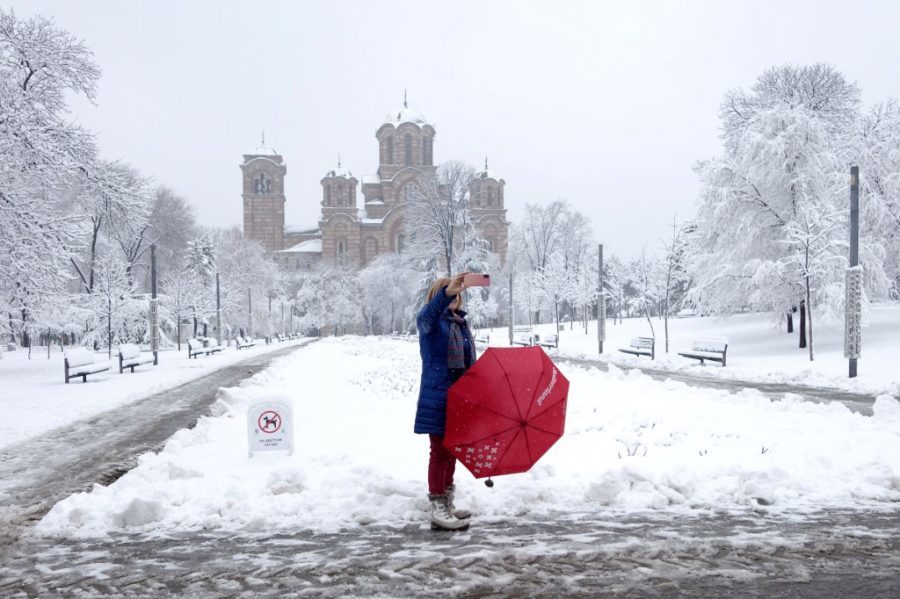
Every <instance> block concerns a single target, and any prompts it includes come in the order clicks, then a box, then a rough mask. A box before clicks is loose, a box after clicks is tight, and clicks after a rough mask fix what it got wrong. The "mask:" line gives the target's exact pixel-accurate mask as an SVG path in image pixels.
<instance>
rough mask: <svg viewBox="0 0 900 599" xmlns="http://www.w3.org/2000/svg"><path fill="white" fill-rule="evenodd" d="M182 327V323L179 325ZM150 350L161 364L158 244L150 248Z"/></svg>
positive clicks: (155, 360)
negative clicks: (157, 284) (157, 281)
mask: <svg viewBox="0 0 900 599" xmlns="http://www.w3.org/2000/svg"><path fill="white" fill-rule="evenodd" d="M178 324H179V326H181V323H178ZM150 350H151V351H152V352H153V365H154V366H156V365H158V364H159V300H158V299H157V298H156V244H155V243H154V244H153V245H151V246H150Z"/></svg>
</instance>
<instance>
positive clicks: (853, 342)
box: [844, 166, 862, 379]
mask: <svg viewBox="0 0 900 599" xmlns="http://www.w3.org/2000/svg"><path fill="white" fill-rule="evenodd" d="M861 321H862V269H861V268H860V266H859V167H858V166H851V167H850V268H848V269H847V282H846V300H845V304H844V357H845V358H848V359H849V360H850V364H849V366H850V373H849V374H850V378H851V379H852V378H856V361H857V359H859V354H860V351H861V350H862V322H861Z"/></svg>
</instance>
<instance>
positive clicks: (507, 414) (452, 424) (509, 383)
mask: <svg viewBox="0 0 900 599" xmlns="http://www.w3.org/2000/svg"><path fill="white" fill-rule="evenodd" d="M568 394H569V381H568V380H566V377H564V376H563V375H562V373H560V372H559V369H558V368H557V367H556V365H555V364H553V362H552V361H550V358H549V357H547V354H545V353H544V350H543V349H541V348H540V347H510V348H496V347H491V348H488V349H487V350H486V351H485V352H484V354H483V355H482V356H481V357H480V358H478V361H477V362H475V364H474V365H473V366H472V367H471V368H469V370H468V371H466V373H465V374H464V375H463V376H462V377H461V378H460V379H459V380H458V381H456V383H455V384H454V385H453V386H452V387H450V391H449V394H448V396H447V426H446V432H445V434H444V446H445V447H446V448H447V449H449V450H450V452H451V453H453V455H455V456H456V458H457V459H458V460H459V461H460V462H462V463H463V465H465V467H466V468H468V469H469V470H470V471H471V472H472V474H474V475H475V478H484V477H489V476H497V475H499V474H513V473H515V472H525V471H527V470H528V469H529V468H531V466H532V465H534V463H535V462H537V461H538V459H539V458H540V457H541V456H542V455H544V454H545V453H546V452H547V450H548V449H550V447H551V446H552V445H553V444H554V443H555V442H556V440H557V439H559V438H560V437H561V436H562V434H563V429H564V428H565V420H566V398H567V396H568Z"/></svg>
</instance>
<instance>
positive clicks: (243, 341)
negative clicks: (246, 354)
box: [234, 337, 256, 349]
mask: <svg viewBox="0 0 900 599" xmlns="http://www.w3.org/2000/svg"><path fill="white" fill-rule="evenodd" d="M234 343H235V345H237V348H238V349H244V348H245V347H253V346H254V345H256V341H254V340H253V339H250V338H249V337H235V338H234Z"/></svg>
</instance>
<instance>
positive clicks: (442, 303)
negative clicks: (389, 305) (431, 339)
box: [416, 287, 455, 335]
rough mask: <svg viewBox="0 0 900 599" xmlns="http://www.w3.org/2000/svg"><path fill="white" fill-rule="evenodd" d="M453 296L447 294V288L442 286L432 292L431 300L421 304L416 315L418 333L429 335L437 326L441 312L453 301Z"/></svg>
mask: <svg viewBox="0 0 900 599" xmlns="http://www.w3.org/2000/svg"><path fill="white" fill-rule="evenodd" d="M454 297H455V296H452V295H447V288H446V287H442V288H441V290H440V291H438V292H437V293H435V294H434V297H433V298H431V301H430V302H428V303H427V304H425V305H424V306H422V309H421V310H419V313H418V314H417V315H416V327H417V328H418V329H419V332H420V333H423V334H425V335H430V334H431V331H432V329H434V327H436V326H437V323H438V322H439V321H440V319H441V314H443V313H444V310H446V309H447V306H449V305H450V304H451V303H452V302H453V298H454Z"/></svg>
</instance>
